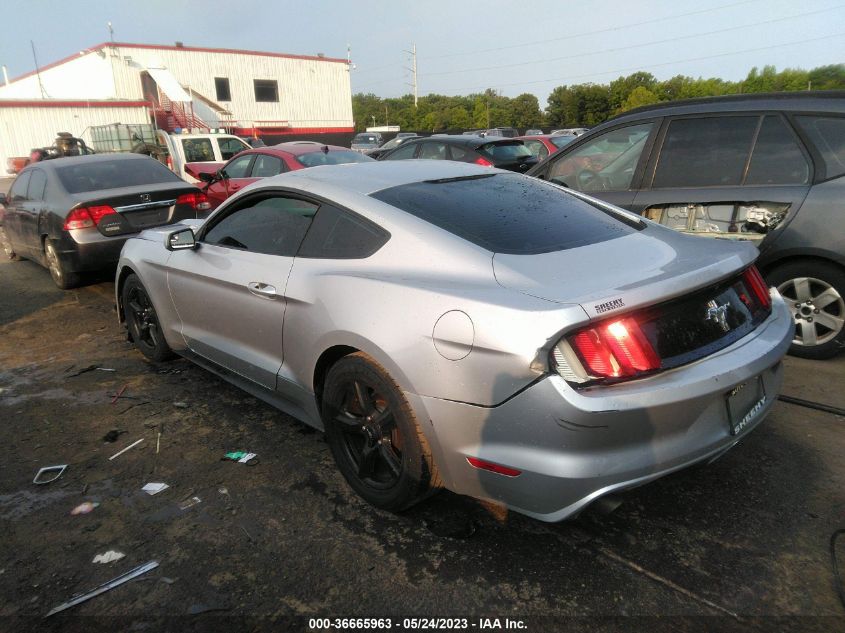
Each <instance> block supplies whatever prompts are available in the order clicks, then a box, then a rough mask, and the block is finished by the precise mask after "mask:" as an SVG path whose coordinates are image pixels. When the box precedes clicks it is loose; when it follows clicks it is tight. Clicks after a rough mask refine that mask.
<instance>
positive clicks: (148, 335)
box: [121, 274, 173, 362]
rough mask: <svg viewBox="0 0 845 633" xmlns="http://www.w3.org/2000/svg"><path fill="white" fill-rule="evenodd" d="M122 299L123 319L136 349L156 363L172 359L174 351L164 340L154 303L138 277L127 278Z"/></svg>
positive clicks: (130, 276) (133, 275)
mask: <svg viewBox="0 0 845 633" xmlns="http://www.w3.org/2000/svg"><path fill="white" fill-rule="evenodd" d="M121 298H122V300H123V317H124V319H125V321H126V327H127V328H128V329H129V336H131V337H132V341H133V342H134V343H135V347H137V348H138V350H139V351H140V352H141V353H142V354H143V355H144V356H146V357H147V358H149V359H150V360H151V361H154V362H161V361H163V360H167V359H169V358H172V357H173V351H172V350H171V349H170V346H169V345H168V344H167V341H165V340H164V335H163V334H162V331H161V324H160V323H159V320H158V315H157V314H156V311H155V308H154V307H153V302H152V300H151V299H150V296H149V294H147V289H146V288H144V285H143V284H142V283H141V280H140V279H138V276H137V275H135V274H132V275H129V276H128V277H127V278H126V281H125V282H124V283H123V291H122V292H121Z"/></svg>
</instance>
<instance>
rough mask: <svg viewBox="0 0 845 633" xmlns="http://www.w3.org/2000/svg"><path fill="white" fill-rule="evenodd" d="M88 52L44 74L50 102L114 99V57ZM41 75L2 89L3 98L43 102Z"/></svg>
mask: <svg viewBox="0 0 845 633" xmlns="http://www.w3.org/2000/svg"><path fill="white" fill-rule="evenodd" d="M104 54H105V57H101V56H100V55H98V54H97V53H86V54H84V55H80V56H79V57H77V58H75V59H72V60H70V61H68V62H65V63H64V64H61V65H59V66H54V67H53V68H48V69H46V70H42V71H41V83H42V84H43V86H44V92H45V93H46V96H47V98H48V99H113V98H114V81H113V79H112V72H111V68H112V66H111V57H110V56H109V54H108V50H107V49H106V51H105V52H104ZM42 98H43V96H42V94H41V88H40V87H39V85H38V76H37V75H31V76H29V77H25V78H24V79H21V80H19V81H14V82H12V83H10V84H9V85H8V86H0V99H42Z"/></svg>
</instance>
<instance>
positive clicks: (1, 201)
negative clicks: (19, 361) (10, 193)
mask: <svg viewBox="0 0 845 633" xmlns="http://www.w3.org/2000/svg"><path fill="white" fill-rule="evenodd" d="M0 204H2V205H5V204H6V194H5V193H0Z"/></svg>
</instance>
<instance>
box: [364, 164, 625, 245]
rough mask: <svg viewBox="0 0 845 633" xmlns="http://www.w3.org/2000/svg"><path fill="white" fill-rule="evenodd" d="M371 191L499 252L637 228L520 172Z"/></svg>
mask: <svg viewBox="0 0 845 633" xmlns="http://www.w3.org/2000/svg"><path fill="white" fill-rule="evenodd" d="M370 195H371V196H372V197H373V198H376V199H377V200H381V201H382V202H386V203H387V204H390V205H392V206H394V207H396V208H398V209H402V210H403V211H406V212H407V213H410V214H411V215H414V216H416V217H418V218H421V219H423V220H425V221H427V222H430V223H431V224H434V225H435V226H438V227H440V228H441V229H444V230H446V231H449V232H450V233H453V234H455V235H457V236H459V237H462V238H463V239H465V240H468V241H470V242H472V243H473V244H477V245H478V246H481V247H482V248H486V249H487V250H489V251H492V252H494V253H507V254H511V255H531V254H537V253H548V252H551V251H562V250H566V249H569V248H576V247H578V246H586V245H587V244H595V243H598V242H604V241H606V240H611V239H614V238H617V237H623V236H625V235H628V234H629V233H632V232H634V231H635V229H634V228H633V226H632V225H631V224H628V223H626V222H625V221H623V220H621V219H617V218H616V217H615V216H613V215H611V212H609V211H605V210H603V209H601V208H599V207H595V206H593V205H591V204H589V203H587V202H584V201H583V200H580V199H578V198H576V197H574V196H571V195H569V194H567V193H566V192H564V191H562V190H560V189H559V188H557V187H554V186H552V185H549V184H547V183H545V182H543V181H541V180H535V179H533V178H528V177H526V176H521V175H518V174H489V175H487V174H485V175H479V176H470V177H464V178H449V179H444V180H435V181H426V182H418V183H412V184H409V185H400V186H398V187H391V188H390V189H385V190H383V191H378V192H376V193H373V194H370Z"/></svg>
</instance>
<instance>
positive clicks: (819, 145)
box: [795, 116, 845, 178]
mask: <svg viewBox="0 0 845 633" xmlns="http://www.w3.org/2000/svg"><path fill="white" fill-rule="evenodd" d="M795 119H796V120H797V121H798V125H800V126H801V129H802V130H804V132H805V133H806V134H807V136H809V137H810V140H811V141H812V142H813V145H815V146H816V149H818V151H819V153H820V154H821V155H822V158H823V159H824V169H825V178H835V177H836V176H841V175H842V174H845V117H821V116H798V117H795Z"/></svg>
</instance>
